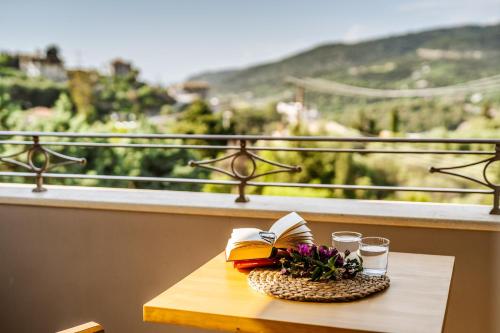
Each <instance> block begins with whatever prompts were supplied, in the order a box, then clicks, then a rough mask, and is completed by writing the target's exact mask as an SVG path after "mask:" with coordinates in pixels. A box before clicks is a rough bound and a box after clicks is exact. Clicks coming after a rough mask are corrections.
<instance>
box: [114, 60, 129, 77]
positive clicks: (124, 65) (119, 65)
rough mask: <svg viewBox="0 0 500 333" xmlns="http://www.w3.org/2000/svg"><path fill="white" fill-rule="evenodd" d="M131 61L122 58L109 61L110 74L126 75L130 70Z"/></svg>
mask: <svg viewBox="0 0 500 333" xmlns="http://www.w3.org/2000/svg"><path fill="white" fill-rule="evenodd" d="M132 70H133V68H132V63H131V62H129V61H124V60H122V59H115V60H113V61H112V62H111V75H114V76H127V75H129V74H130V73H131V72H132Z"/></svg>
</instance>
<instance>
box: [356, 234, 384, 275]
mask: <svg viewBox="0 0 500 333" xmlns="http://www.w3.org/2000/svg"><path fill="white" fill-rule="evenodd" d="M358 252H359V256H360V257H361V258H362V259H363V273H364V274H366V275H385V274H386V272H387V264H388V257H389V240H388V239H387V238H382V237H365V238H362V239H361V241H360V242H359V251H358Z"/></svg>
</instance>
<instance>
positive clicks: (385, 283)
mask: <svg viewBox="0 0 500 333" xmlns="http://www.w3.org/2000/svg"><path fill="white" fill-rule="evenodd" d="M248 284H249V285H250V286H251V287H252V288H253V289H255V290H257V291H259V292H261V293H265V294H267V295H269V296H274V297H277V298H283V299H288V300H293V301H302V302H349V301H354V300H356V299H360V298H363V297H366V296H368V295H371V294H373V293H376V292H379V291H382V290H384V289H386V288H388V287H389V284H390V280H389V278H388V277H387V276H366V275H363V274H358V275H357V276H356V277H355V278H353V279H342V280H339V281H318V282H314V281H310V280H309V278H294V277H291V276H289V275H283V274H281V273H280V271H279V270H276V269H266V268H256V269H254V270H252V271H251V272H250V274H249V275H248Z"/></svg>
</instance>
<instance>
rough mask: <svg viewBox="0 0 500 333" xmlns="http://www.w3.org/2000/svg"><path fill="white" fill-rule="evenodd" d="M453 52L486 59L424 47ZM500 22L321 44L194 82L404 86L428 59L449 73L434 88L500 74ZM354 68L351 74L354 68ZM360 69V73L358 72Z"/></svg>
mask: <svg viewBox="0 0 500 333" xmlns="http://www.w3.org/2000/svg"><path fill="white" fill-rule="evenodd" d="M422 48H425V49H437V50H452V51H480V52H481V61H473V60H471V59H457V61H455V62H450V63H449V64H446V62H445V61H442V59H435V60H425V59H424V60H422V59H420V58H419V56H418V55H417V50H418V49H422ZM498 56H500V24H498V23H497V24H493V25H464V26H458V27H444V28H438V29H432V30H425V31H420V32H410V33H406V34H401V35H392V36H386V37H382V38H377V39H370V40H366V41H360V42H357V43H345V42H335V43H321V44H319V45H316V46H313V47H311V48H309V49H305V50H304V51H299V52H296V53H294V54H292V55H289V56H284V57H282V58H280V59H277V60H275V61H270V62H264V63H260V64H256V65H251V66H249V67H244V68H240V69H228V70H222V71H207V72H203V73H200V74H197V75H194V76H191V77H190V79H192V80H203V81H207V82H208V83H210V85H211V87H212V94H214V95H226V94H236V95H238V94H244V93H249V92H250V93H251V94H252V95H253V96H259V97H265V96H269V95H273V94H276V93H280V92H283V91H285V90H287V89H289V87H287V86H286V84H285V83H284V78H285V77H286V76H288V75H293V76H308V77H321V78H325V79H331V80H339V81H342V82H345V83H350V84H357V85H360V84H361V85H363V84H364V85H367V86H376V87H388V88H389V87H390V88H399V87H401V86H404V85H410V87H411V85H412V82H411V80H410V78H411V75H412V73H414V72H415V71H416V70H418V69H419V68H420V67H421V65H422V63H429V64H430V65H432V67H433V68H436V69H437V71H439V68H446V69H447V73H445V75H442V76H441V77H438V76H439V75H429V76H430V77H428V78H427V81H428V83H429V85H430V86H437V85H446V84H452V83H457V82H460V81H466V80H467V79H473V78H476V77H474V75H476V76H486V75H489V74H497V73H500V63H499V61H495V57H498ZM391 62H392V63H394V66H393V67H394V69H392V70H390V71H387V72H386V73H381V72H380V71H379V72H377V70H375V69H371V70H370V66H372V67H373V66H380V65H383V64H386V63H391ZM357 67H368V69H366V68H364V69H363V68H362V70H364V73H362V74H359V73H358V74H353V68H354V69H356V68H357ZM349 70H351V72H349ZM358 72H360V71H358Z"/></svg>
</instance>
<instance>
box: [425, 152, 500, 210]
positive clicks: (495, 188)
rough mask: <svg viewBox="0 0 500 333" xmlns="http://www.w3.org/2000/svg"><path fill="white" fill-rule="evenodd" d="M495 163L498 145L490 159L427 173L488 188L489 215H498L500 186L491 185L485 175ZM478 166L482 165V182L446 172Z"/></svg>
mask: <svg viewBox="0 0 500 333" xmlns="http://www.w3.org/2000/svg"><path fill="white" fill-rule="evenodd" d="M495 162H500V144H496V145H495V155H494V156H492V157H490V158H487V159H484V160H480V161H477V162H473V163H467V164H462V165H457V166H452V167H444V168H435V167H431V168H430V169H429V171H430V172H431V173H435V172H437V173H442V174H446V175H450V176H455V177H460V178H463V179H466V180H470V181H472V182H475V183H477V184H480V185H483V186H486V187H488V188H490V189H491V190H492V191H491V193H492V194H493V209H492V210H491V211H490V214H494V215H500V184H495V183H493V182H492V181H491V180H490V179H489V178H488V175H487V170H488V168H489V167H490V166H491V165H492V164H493V163H495ZM480 164H484V167H483V172H482V176H483V179H482V180H481V179H477V178H475V177H470V176H466V175H462V174H459V173H456V172H451V171H448V170H456V169H463V168H467V167H470V166H474V165H480Z"/></svg>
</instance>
